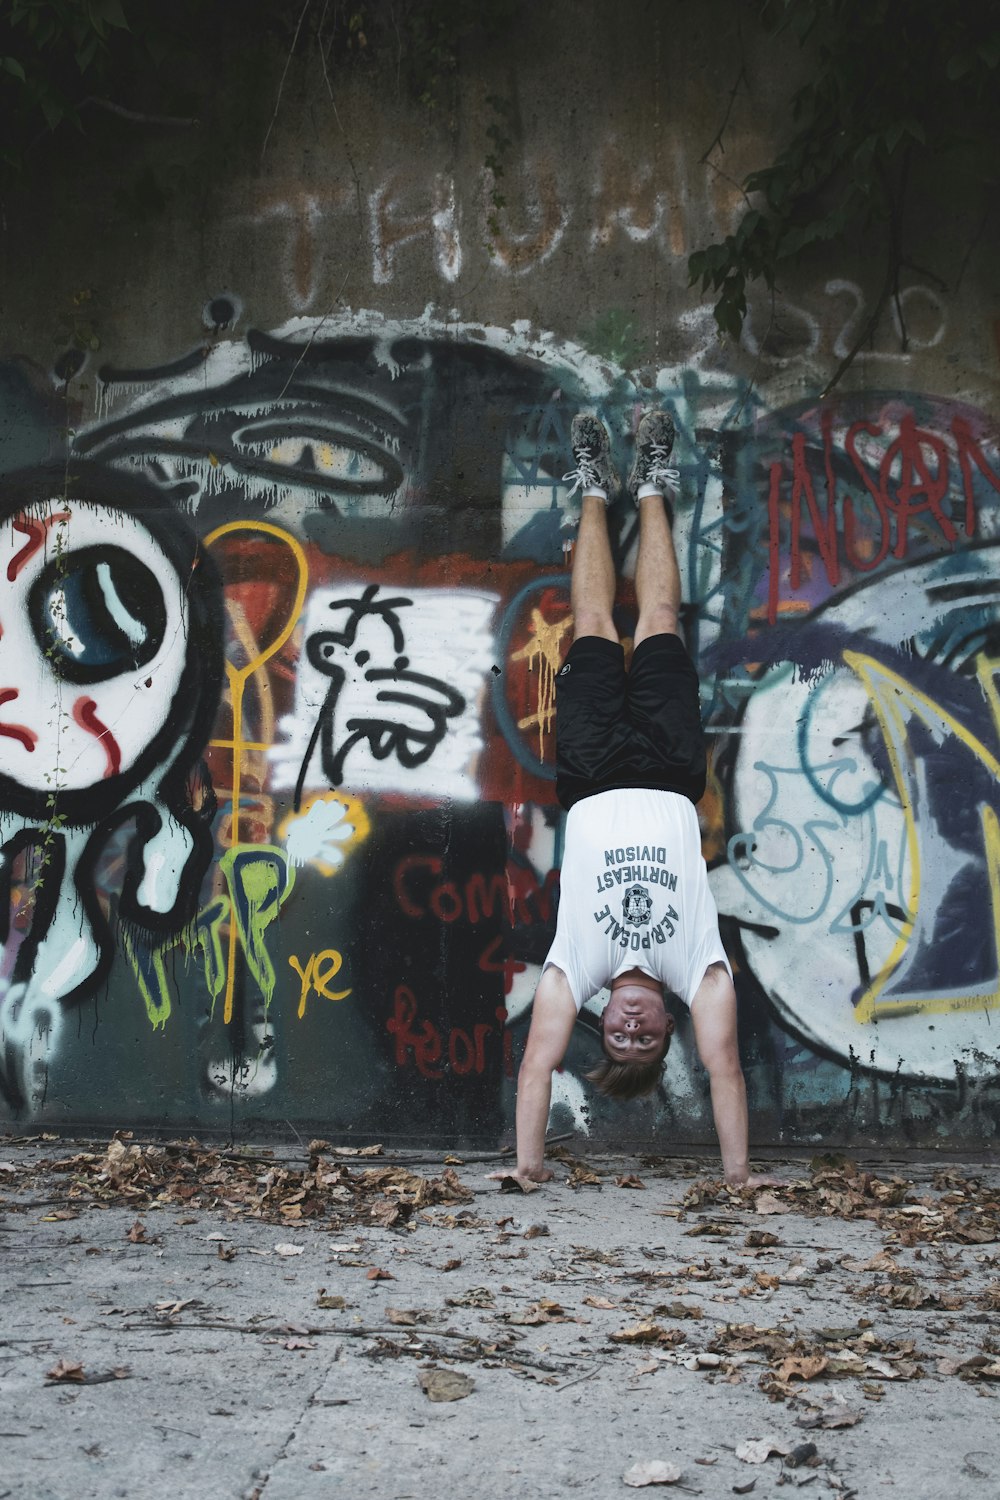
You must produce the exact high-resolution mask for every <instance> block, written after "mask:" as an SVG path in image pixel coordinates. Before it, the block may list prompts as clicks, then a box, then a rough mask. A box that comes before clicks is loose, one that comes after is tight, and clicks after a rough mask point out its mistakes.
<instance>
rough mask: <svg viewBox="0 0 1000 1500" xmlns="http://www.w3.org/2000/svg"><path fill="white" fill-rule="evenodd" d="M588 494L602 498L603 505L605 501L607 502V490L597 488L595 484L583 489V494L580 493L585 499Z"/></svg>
mask: <svg viewBox="0 0 1000 1500" xmlns="http://www.w3.org/2000/svg"><path fill="white" fill-rule="evenodd" d="M588 495H594V496H595V497H596V498H597V499H598V500H603V501H604V503H605V505H607V503H608V492H607V490H602V489H599V488H598V487H597V486H596V485H595V486H594V488H593V489H591V490H584V492H583V495H582V499H584V500H586V498H587V496H588Z"/></svg>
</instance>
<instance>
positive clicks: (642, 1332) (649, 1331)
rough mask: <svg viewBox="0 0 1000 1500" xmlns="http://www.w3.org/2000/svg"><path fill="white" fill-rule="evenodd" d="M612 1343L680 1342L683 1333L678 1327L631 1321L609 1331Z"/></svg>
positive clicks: (681, 1341)
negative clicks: (627, 1325) (612, 1331)
mask: <svg viewBox="0 0 1000 1500" xmlns="http://www.w3.org/2000/svg"><path fill="white" fill-rule="evenodd" d="M608 1338H609V1339H610V1340H611V1342H612V1343H613V1344H680V1343H683V1341H684V1335H683V1333H682V1332H681V1330H680V1329H679V1328H661V1327H660V1325H659V1323H651V1322H643V1323H632V1324H630V1325H629V1327H628V1328H619V1329H618V1331H617V1333H609V1334H608Z"/></svg>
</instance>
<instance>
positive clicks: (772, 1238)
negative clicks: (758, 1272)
mask: <svg viewBox="0 0 1000 1500" xmlns="http://www.w3.org/2000/svg"><path fill="white" fill-rule="evenodd" d="M743 1243H744V1245H746V1247H747V1249H748V1250H764V1249H766V1248H768V1247H769V1246H771V1245H780V1244H781V1241H780V1240H779V1239H778V1236H777V1235H776V1234H772V1233H771V1231H770V1230H769V1229H751V1230H748V1232H747V1237H746V1239H745V1240H744V1241H743ZM751 1483H752V1484H756V1483H757V1481H756V1479H754V1480H751Z"/></svg>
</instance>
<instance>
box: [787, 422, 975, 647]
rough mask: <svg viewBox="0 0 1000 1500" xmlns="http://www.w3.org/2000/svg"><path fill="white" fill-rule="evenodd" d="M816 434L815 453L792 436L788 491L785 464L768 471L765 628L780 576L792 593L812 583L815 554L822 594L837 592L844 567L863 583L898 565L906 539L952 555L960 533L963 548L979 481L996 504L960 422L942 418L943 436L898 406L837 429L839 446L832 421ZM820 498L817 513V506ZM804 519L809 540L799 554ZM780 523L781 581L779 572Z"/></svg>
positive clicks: (971, 532)
mask: <svg viewBox="0 0 1000 1500" xmlns="http://www.w3.org/2000/svg"><path fill="white" fill-rule="evenodd" d="M819 425H820V435H821V440H820V443H819V444H818V445H817V444H816V443H815V442H810V440H809V438H808V436H807V433H806V432H805V431H798V432H795V433H794V434H793V436H792V442H791V466H790V467H791V474H790V481H789V464H788V460H787V456H786V458H784V459H781V460H776V461H775V462H774V463H772V464H771V465H770V477H769V485H768V501H767V505H768V544H769V578H768V598H767V618H768V622H769V624H772V625H773V624H774V623H775V621H776V620H777V617H778V613H779V608H780V605H781V603H782V600H781V582H782V578H783V576H787V581H788V584H789V587H790V589H791V592H792V593H793V594H795V593H797V592H798V591H799V590H800V589H802V588H803V585H804V580H809V579H810V577H811V573H812V563H813V556H814V554H815V552H817V551H818V554H819V559H820V562H821V563H822V566H823V569H824V572H825V574H826V579H827V582H828V584H829V586H830V587H831V588H836V587H837V586H838V585H839V583H840V581H841V568H842V566H843V567H844V568H846V569H847V570H849V571H850V572H851V573H852V574H858V573H871V572H872V571H873V570H874V569H875V568H877V567H879V566H880V565H881V564H882V563H883V562H884V561H885V559H886V558H887V557H888V556H889V555H890V552H891V555H892V557H893V558H895V559H903V558H905V557H906V556H907V555H908V553H909V549H910V546H911V540H912V539H913V538H914V537H915V538H916V540H917V541H918V542H919V544H921V545H922V546H923V547H927V546H931V547H934V548H939V547H941V546H949V547H950V546H954V545H955V543H956V542H957V541H958V540H959V528H961V531H962V532H963V533H964V536H965V537H966V538H971V537H974V536H975V534H976V530H977V525H978V516H977V501H978V498H979V497H978V496H977V493H976V480H977V477H978V480H979V485H980V488H981V487H982V485H983V484H984V483H985V484H986V485H988V486H989V487H990V488H991V489H992V490H993V491H994V492H996V493H998V494H1000V470H998V468H997V467H995V466H994V464H991V462H990V461H989V460H988V459H987V457H986V454H985V452H984V451H983V441H982V440H981V439H980V438H979V437H977V436H976V435H975V433H974V431H973V428H972V425H971V422H970V420H969V419H968V417H967V416H965V415H962V414H961V413H959V412H955V413H954V414H953V415H951V416H950V420H949V421H948V423H947V431H946V432H945V431H943V430H941V429H938V430H934V429H933V428H931V427H928V426H919V425H918V422H917V418H916V416H915V414H914V412H913V411H912V410H911V409H909V408H901V407H900V406H899V404H898V403H893V406H892V407H891V408H889V409H887V410H886V411H885V412H884V413H883V414H881V415H880V417H879V419H878V420H867V419H866V420H859V421H853V422H851V423H850V424H849V425H847V424H843V423H842V424H841V429H842V430H841V432H840V435H839V438H838V435H837V434H836V433H835V416H834V412H833V411H831V410H824V411H823V412H822V413H821V415H820V424H819ZM941 427H942V428H943V427H944V423H942V424H941ZM991 446H994V447H995V444H991ZM789 482H790V490H789ZM953 482H954V489H955V492H954V493H953V492H952V485H953ZM824 491H825V506H824V505H822V504H821V502H820V499H819V496H820V495H821V494H823V493H824ZM804 512H805V513H806V514H807V516H808V521H809V525H810V527H811V531H812V539H807V541H806V544H805V547H803V535H802V533H803V513H804ZM783 514H784V516H785V517H786V518H787V519H786V526H785V530H786V537H787V541H786V546H787V557H788V568H787V574H783V572H782V550H783V548H782V540H783V539H782V517H783ZM838 522H839V525H838ZM813 602H816V601H815V600H813Z"/></svg>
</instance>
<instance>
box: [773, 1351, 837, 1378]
mask: <svg viewBox="0 0 1000 1500" xmlns="http://www.w3.org/2000/svg"><path fill="white" fill-rule="evenodd" d="M828 1363H829V1361H828V1360H827V1359H826V1358H825V1357H824V1356H823V1355H822V1354H790V1355H789V1356H788V1358H787V1359H783V1360H782V1361H781V1364H780V1365H779V1366H778V1370H777V1375H778V1379H779V1380H790V1379H791V1378H792V1376H793V1375H797V1376H798V1378H799V1379H800V1380H815V1379H816V1376H817V1375H822V1373H823V1371H824V1370H825V1369H826V1368H827V1365H828Z"/></svg>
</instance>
